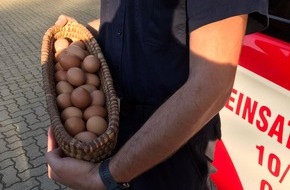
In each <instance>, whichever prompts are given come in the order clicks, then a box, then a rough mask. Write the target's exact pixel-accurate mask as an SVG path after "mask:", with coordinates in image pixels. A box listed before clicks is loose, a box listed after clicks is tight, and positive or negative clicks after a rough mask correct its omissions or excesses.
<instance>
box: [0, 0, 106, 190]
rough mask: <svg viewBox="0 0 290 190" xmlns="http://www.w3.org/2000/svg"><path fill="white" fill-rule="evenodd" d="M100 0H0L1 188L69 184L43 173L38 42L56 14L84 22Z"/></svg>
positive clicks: (44, 120) (44, 189) (43, 189)
mask: <svg viewBox="0 0 290 190" xmlns="http://www.w3.org/2000/svg"><path fill="white" fill-rule="evenodd" d="M99 7H100V1H99V0H95V1H94V0H77V1H74V0H1V2H0V189H1V190H2V189H3V190H4V189H5V190H28V189H29V190H30V189H33V190H53V189H67V188H66V187H64V186H62V185H60V184H57V183H55V182H54V181H52V180H50V179H48V177H47V166H46V160H45V152H46V147H47V145H46V143H47V129H48V126H49V125H50V121H49V117H48V114H47V112H46V102H45V96H44V92H43V88H42V75H41V65H40V49H41V42H42V38H43V35H44V33H45V31H46V30H47V29H48V28H49V27H51V26H52V25H53V24H54V22H55V21H56V19H57V18H58V16H59V15H60V14H66V15H69V16H72V17H74V18H76V19H77V20H78V21H79V22H80V23H82V24H85V23H87V22H88V21H90V20H93V19H95V18H98V17H99Z"/></svg>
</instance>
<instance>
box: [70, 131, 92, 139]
mask: <svg viewBox="0 0 290 190" xmlns="http://www.w3.org/2000/svg"><path fill="white" fill-rule="evenodd" d="M74 138H75V139H78V140H79V141H82V142H89V141H91V140H94V139H96V138H97V135H96V134H95V133H92V132H89V131H83V132H80V133H78V134H77V135H76V136H74Z"/></svg>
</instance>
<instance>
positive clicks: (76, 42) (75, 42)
mask: <svg viewBox="0 0 290 190" xmlns="http://www.w3.org/2000/svg"><path fill="white" fill-rule="evenodd" d="M71 45H76V46H79V47H80V48H82V49H83V50H86V49H87V47H86V44H85V43H84V42H83V41H82V40H77V41H74V42H72V43H71Z"/></svg>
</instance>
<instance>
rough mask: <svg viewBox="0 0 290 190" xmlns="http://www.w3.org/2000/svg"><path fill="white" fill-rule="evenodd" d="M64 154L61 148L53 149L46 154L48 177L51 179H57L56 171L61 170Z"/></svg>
mask: <svg viewBox="0 0 290 190" xmlns="http://www.w3.org/2000/svg"><path fill="white" fill-rule="evenodd" d="M61 156H62V152H61V149H60V148H56V149H53V150H51V151H49V152H47V153H46V161H47V164H48V166H47V168H48V177H49V178H51V179H55V174H54V171H55V170H56V169H59V168H60V167H61V165H62V163H61V162H62V160H61Z"/></svg>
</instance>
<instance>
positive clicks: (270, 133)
mask: <svg viewBox="0 0 290 190" xmlns="http://www.w3.org/2000/svg"><path fill="white" fill-rule="evenodd" d="M269 14H270V20H269V27H268V28H267V29H266V30H265V31H262V32H260V33H255V34H251V35H248V36H246V37H245V39H244V43H243V49H242V53H241V57H240V65H239V67H238V72H237V75H236V82H235V84H234V87H233V90H232V94H231V96H230V98H229V100H228V102H227V103H226V105H225V106H224V108H223V110H222V111H221V113H220V114H221V120H222V140H221V141H219V142H218V144H217V147H216V154H215V158H216V159H215V161H214V165H215V166H216V168H217V172H216V173H215V174H213V175H212V179H213V180H214V182H215V183H216V185H217V187H218V189H219V190H290V0H270V2H269Z"/></svg>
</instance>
